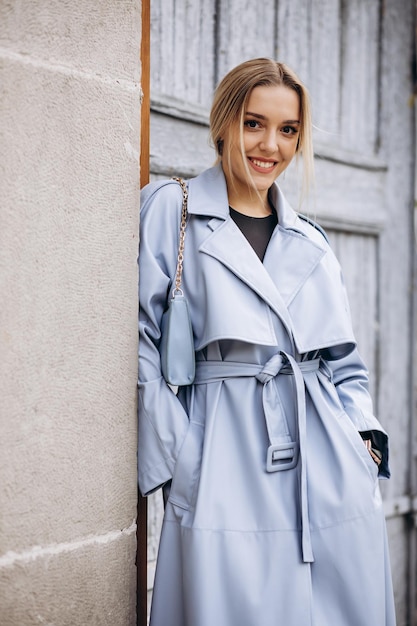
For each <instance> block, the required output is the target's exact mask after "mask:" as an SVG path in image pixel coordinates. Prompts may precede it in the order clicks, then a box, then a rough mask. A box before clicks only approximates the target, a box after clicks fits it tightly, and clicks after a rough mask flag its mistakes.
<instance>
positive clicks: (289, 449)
mask: <svg viewBox="0 0 417 626" xmlns="http://www.w3.org/2000/svg"><path fill="white" fill-rule="evenodd" d="M320 364H321V360H320V359H314V360H311V361H302V362H297V361H296V360H295V359H294V357H292V356H291V355H290V354H287V353H286V352H282V351H280V352H278V353H277V354H274V356H272V357H271V358H270V359H269V361H267V363H266V364H265V365H257V364H254V363H241V362H234V361H200V362H198V363H197V364H196V376H195V380H194V384H197V385H198V384H203V383H213V382H220V381H223V380H226V379H228V378H240V377H251V376H254V377H255V378H256V379H257V380H258V381H259V382H260V383H261V384H262V385H263V389H262V402H263V408H264V414H265V423H266V428H267V432H268V438H269V444H270V445H269V447H268V450H267V459H266V471H268V472H276V471H283V470H289V469H292V468H294V467H295V466H296V465H297V464H298V459H300V474H301V476H300V511H301V526H302V529H301V550H302V556H303V561H304V562H305V563H311V562H313V561H314V556H313V550H312V545H311V536H310V520H309V515H308V498H307V466H306V439H307V423H306V417H307V416H306V398H305V385H304V377H303V376H304V374H305V373H307V372H314V371H317V370H318V369H319V368H320ZM279 374H287V375H292V376H294V381H295V389H296V409H297V430H298V442H296V441H291V436H290V433H289V431H288V427H287V422H286V419H285V416H284V413H283V409H282V406H281V403H280V401H279V399H278V397H277V394H276V390H275V387H274V386H273V385H272V379H273V378H275V377H276V376H278V375H279Z"/></svg>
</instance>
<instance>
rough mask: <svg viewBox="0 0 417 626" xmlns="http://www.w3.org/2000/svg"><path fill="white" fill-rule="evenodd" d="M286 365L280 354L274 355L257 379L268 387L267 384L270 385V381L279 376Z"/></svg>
mask: <svg viewBox="0 0 417 626" xmlns="http://www.w3.org/2000/svg"><path fill="white" fill-rule="evenodd" d="M285 364H286V361H285V360H284V357H283V356H282V355H281V354H280V353H278V354H274V356H272V357H271V358H270V359H269V361H267V362H266V363H265V365H264V366H263V368H262V370H261V371H260V372H259V373H258V374H256V379H257V380H259V382H260V383H262V384H263V385H266V383H269V381H270V380H272V379H273V378H275V376H277V375H278V374H279V372H280V370H281V369H282V367H283V366H284V365H285Z"/></svg>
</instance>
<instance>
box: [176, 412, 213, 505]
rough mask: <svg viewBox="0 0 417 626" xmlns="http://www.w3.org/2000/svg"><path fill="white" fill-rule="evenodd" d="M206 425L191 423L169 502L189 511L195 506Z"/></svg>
mask: <svg viewBox="0 0 417 626" xmlns="http://www.w3.org/2000/svg"><path fill="white" fill-rule="evenodd" d="M203 440H204V425H203V424H200V423H198V422H194V421H190V424H189V426H188V430H187V433H186V435H185V439H184V442H183V444H182V446H181V450H180V453H179V455H178V458H177V462H176V465H175V469H174V475H173V478H172V486H171V492H170V495H169V498H168V500H169V502H171V504H173V505H174V506H178V507H180V508H181V509H184V510H186V511H188V510H189V509H190V508H191V507H192V505H193V504H194V500H195V496H196V491H197V486H198V481H199V478H200V468H201V458H202V452H203Z"/></svg>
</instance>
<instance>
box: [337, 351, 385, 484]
mask: <svg viewBox="0 0 417 626" xmlns="http://www.w3.org/2000/svg"><path fill="white" fill-rule="evenodd" d="M327 364H328V366H329V367H330V369H331V371H332V374H333V384H334V385H335V387H336V391H337V393H338V396H339V398H340V401H341V403H342V405H343V407H344V410H345V411H346V413H347V415H348V416H349V417H350V419H351V421H352V422H353V424H354V425H355V427H356V428H357V430H358V432H359V433H360V434H361V435H362V436H364V437H365V438H369V439H371V440H372V446H373V447H375V448H377V449H378V450H379V451H380V452H381V454H382V461H381V464H380V466H379V477H380V478H389V477H390V470H389V464H388V436H387V433H386V432H385V431H384V429H383V428H382V426H381V424H380V423H379V421H378V420H377V418H376V417H375V416H374V414H373V408H372V399H371V396H370V394H369V391H368V381H369V379H368V370H367V369H366V367H365V365H364V363H363V361H362V359H361V357H360V356H359V353H358V350H357V349H356V348H355V349H354V350H353V351H352V352H351V353H350V354H348V355H347V356H345V357H343V358H341V359H338V360H335V361H327Z"/></svg>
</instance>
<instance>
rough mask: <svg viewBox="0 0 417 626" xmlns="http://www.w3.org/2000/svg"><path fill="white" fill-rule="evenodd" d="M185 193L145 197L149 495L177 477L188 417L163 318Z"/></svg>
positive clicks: (161, 187) (158, 190)
mask: <svg viewBox="0 0 417 626" xmlns="http://www.w3.org/2000/svg"><path fill="white" fill-rule="evenodd" d="M181 204H182V195H181V189H180V187H179V185H178V184H176V183H172V182H171V181H168V182H167V181H165V182H164V183H162V184H161V183H157V184H155V183H151V184H150V185H147V186H146V187H145V188H144V190H143V191H142V194H141V212H140V217H141V227H140V248H139V380H138V480H139V488H140V491H141V493H142V495H149V494H150V493H151V492H153V491H155V490H156V489H158V488H159V487H160V486H162V485H163V484H164V483H166V482H167V481H168V480H170V479H171V478H172V475H173V471H174V467H175V462H176V459H177V456H178V452H179V449H180V448H181V444H182V442H183V440H184V437H185V433H186V431H187V427H188V423H189V420H188V416H187V414H186V412H185V410H184V408H183V406H182V404H181V403H180V401H179V400H178V398H177V396H176V395H175V393H174V392H173V391H172V390H171V388H170V387H169V386H168V385H167V384H166V382H165V380H164V379H163V377H162V373H161V366H160V356H159V349H158V347H159V342H160V337H161V330H160V327H161V318H162V314H163V312H164V310H165V308H166V306H167V298H168V294H169V290H170V286H171V281H172V277H173V276H174V273H175V268H176V259H177V251H178V249H177V246H178V232H179V224H180V214H181Z"/></svg>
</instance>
